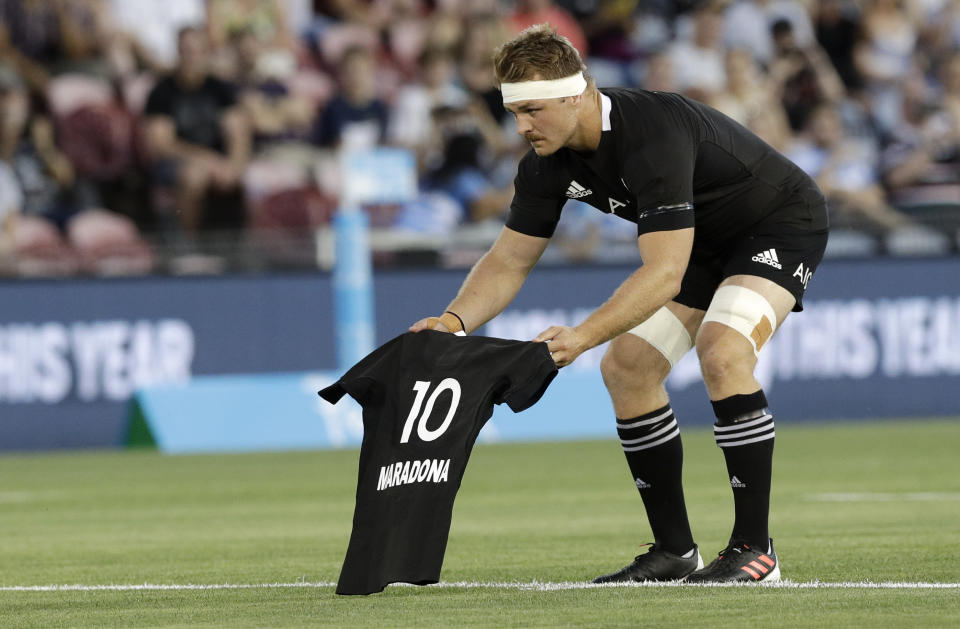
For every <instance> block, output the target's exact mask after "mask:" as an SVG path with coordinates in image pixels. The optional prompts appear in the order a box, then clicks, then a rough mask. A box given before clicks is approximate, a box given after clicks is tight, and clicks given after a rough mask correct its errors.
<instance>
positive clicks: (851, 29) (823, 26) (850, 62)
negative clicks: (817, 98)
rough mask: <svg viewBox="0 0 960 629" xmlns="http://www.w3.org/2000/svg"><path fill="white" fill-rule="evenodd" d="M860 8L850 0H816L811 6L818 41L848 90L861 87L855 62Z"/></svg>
mask: <svg viewBox="0 0 960 629" xmlns="http://www.w3.org/2000/svg"><path fill="white" fill-rule="evenodd" d="M860 28H861V26H860V11H859V9H858V7H857V5H856V3H854V1H853V0H819V1H818V2H817V3H816V7H815V9H814V29H815V32H816V36H817V42H818V43H819V44H820V46H821V47H822V48H823V51H824V52H825V53H826V54H827V56H828V57H829V58H830V62H831V63H832V64H833V67H834V68H835V69H836V71H837V74H838V75H839V76H840V79H841V80H842V81H843V84H844V86H845V87H846V88H847V89H848V90H860V89H861V88H862V87H863V77H861V76H860V72H859V71H858V70H857V66H856V64H855V63H854V50H855V49H856V44H857V38H858V37H859V36H860Z"/></svg>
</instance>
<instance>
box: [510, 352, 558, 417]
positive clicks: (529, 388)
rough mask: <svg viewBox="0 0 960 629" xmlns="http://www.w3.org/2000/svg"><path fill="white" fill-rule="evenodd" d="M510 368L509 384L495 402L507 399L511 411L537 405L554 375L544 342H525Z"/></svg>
mask: <svg viewBox="0 0 960 629" xmlns="http://www.w3.org/2000/svg"><path fill="white" fill-rule="evenodd" d="M524 345H525V346H526V347H525V348H524V350H523V352H521V353H520V354H518V355H517V358H516V361H515V365H513V366H512V368H511V369H510V370H509V373H510V374H511V375H510V382H509V385H508V386H507V387H506V388H505V389H504V390H503V391H501V392H500V395H499V397H498V399H497V400H495V402H496V403H497V404H501V403H503V402H506V403H507V405H508V406H509V407H510V410H512V411H513V412H514V413H519V412H520V411H523V410H526V409H528V408H530V407H531V406H533V405H534V404H536V403H537V402H538V401H539V400H540V398H541V397H542V396H543V394H544V393H545V392H546V390H547V387H548V386H550V383H551V382H553V379H554V378H555V377H556V376H557V365H556V363H554V362H553V357H551V356H550V350H548V349H547V344H546V343H532V342H530V343H525V344H524Z"/></svg>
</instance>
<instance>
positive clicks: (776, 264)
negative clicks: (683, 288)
mask: <svg viewBox="0 0 960 629" xmlns="http://www.w3.org/2000/svg"><path fill="white" fill-rule="evenodd" d="M568 194H569V193H568ZM750 259H751V260H753V261H754V262H761V263H763V264H769V265H770V266H772V267H773V268H775V269H782V268H783V265H781V264H780V260H779V259H777V250H776V249H767V250H766V251H761V252H760V253H758V254H757V255H755V256H753V257H752V258H750Z"/></svg>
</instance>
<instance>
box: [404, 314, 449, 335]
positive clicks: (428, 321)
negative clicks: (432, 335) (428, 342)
mask: <svg viewBox="0 0 960 629" xmlns="http://www.w3.org/2000/svg"><path fill="white" fill-rule="evenodd" d="M423 330H436V331H437V332H450V328H448V327H447V326H445V325H443V324H442V323H440V317H427V318H425V319H420V320H419V321H417V322H416V323H414V324H413V325H411V326H410V331H411V332H422V331H423Z"/></svg>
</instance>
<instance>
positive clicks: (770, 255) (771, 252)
mask: <svg viewBox="0 0 960 629" xmlns="http://www.w3.org/2000/svg"><path fill="white" fill-rule="evenodd" d="M750 259H751V260H753V261H754V262H761V263H763V264H769V265H770V266H772V267H773V268H775V269H782V268H783V265H781V264H780V260H779V259H777V250H776V249H767V250H766V251H761V252H760V253H758V254H757V255H755V256H753V257H752V258H750Z"/></svg>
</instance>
